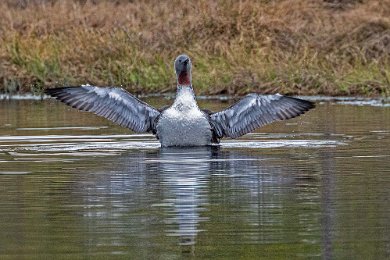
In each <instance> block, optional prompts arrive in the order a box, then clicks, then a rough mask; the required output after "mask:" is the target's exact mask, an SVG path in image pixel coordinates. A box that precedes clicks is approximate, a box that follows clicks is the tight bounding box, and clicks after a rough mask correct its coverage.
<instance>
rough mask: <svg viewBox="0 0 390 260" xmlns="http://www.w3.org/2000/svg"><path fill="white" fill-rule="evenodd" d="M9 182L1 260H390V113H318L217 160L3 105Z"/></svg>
mask: <svg viewBox="0 0 390 260" xmlns="http://www.w3.org/2000/svg"><path fill="white" fill-rule="evenodd" d="M151 102H152V103H154V104H159V105H162V104H161V102H159V100H152V101H151ZM163 103H169V101H167V100H164V101H163ZM227 105H228V104H227V103H220V102H216V101H202V102H201V106H202V107H207V108H211V109H214V110H217V109H221V108H223V107H226V106H227ZM0 183H1V185H0V230H1V233H0V258H1V259H31V258H35V259H58V258H72V259H79V258H82V259H85V258H93V259H107V258H123V259H180V258H186V257H195V258H209V259H233V258H234V259H237V258H241V259H260V258H267V259H297V258H299V259H302V258H303V259H320V258H323V259H389V256H390V108H389V107H383V106H382V107H381V106H379V107H374V106H355V105H345V104H332V103H322V104H320V103H319V104H317V108H316V109H315V110H313V111H310V112H309V113H308V114H307V115H305V116H302V117H300V118H296V119H293V120H290V121H285V122H278V123H274V124H272V125H269V126H267V127H264V128H261V129H259V130H258V131H257V132H256V133H253V134H249V135H247V136H245V137H244V138H242V139H239V140H225V141H224V142H223V143H222V145H221V147H220V148H219V149H216V148H188V149H187V148H182V149H160V148H159V145H158V143H157V142H156V141H155V140H154V138H153V137H152V136H150V135H132V134H131V133H130V132H129V131H127V130H126V129H122V128H120V127H116V126H114V125H112V124H110V123H108V122H107V121H106V120H104V119H101V118H99V117H95V116H93V115H91V114H88V113H80V112H77V111H75V110H73V109H70V108H67V107H65V106H63V105H62V104H59V103H56V102H54V101H44V102H39V101H0Z"/></svg>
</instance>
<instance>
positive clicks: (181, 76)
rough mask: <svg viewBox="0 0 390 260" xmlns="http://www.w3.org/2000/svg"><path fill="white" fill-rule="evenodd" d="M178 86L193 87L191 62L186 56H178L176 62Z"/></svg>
mask: <svg viewBox="0 0 390 260" xmlns="http://www.w3.org/2000/svg"><path fill="white" fill-rule="evenodd" d="M174 66H175V72H176V77H177V85H180V86H191V60H190V57H188V56H187V55H185V54H182V55H179V56H177V58H176V60H175V64H174Z"/></svg>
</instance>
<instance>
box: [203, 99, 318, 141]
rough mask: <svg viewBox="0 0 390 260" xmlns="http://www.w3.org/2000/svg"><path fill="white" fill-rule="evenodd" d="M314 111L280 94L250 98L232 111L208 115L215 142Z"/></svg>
mask: <svg viewBox="0 0 390 260" xmlns="http://www.w3.org/2000/svg"><path fill="white" fill-rule="evenodd" d="M313 107H314V103H313V102H310V101H306V100H302V99H298V98H293V97H287V96H283V95H280V94H276V95H257V94H249V95H247V96H246V97H244V98H243V99H241V100H240V101H239V102H237V103H236V104H234V105H232V106H231V107H229V108H227V109H225V110H223V111H220V112H217V113H214V114H211V115H210V122H211V124H212V126H213V128H214V131H215V133H216V135H217V136H218V138H222V137H224V136H227V137H231V138H237V137H240V136H242V135H244V134H246V133H249V132H251V131H253V130H255V129H256V128H258V127H261V126H264V125H266V124H269V123H272V122H274V121H279V120H285V119H290V118H293V117H296V116H299V115H301V114H303V113H305V112H306V111H308V110H309V109H311V108H313Z"/></svg>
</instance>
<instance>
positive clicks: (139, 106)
mask: <svg viewBox="0 0 390 260" xmlns="http://www.w3.org/2000/svg"><path fill="white" fill-rule="evenodd" d="M45 93H46V94H48V95H50V96H52V97H55V98H56V99H58V100H60V101H62V102H64V103H65V104H67V105H69V106H71V107H74V108H77V109H79V110H82V111H89V112H93V113H95V114H97V115H99V116H102V117H105V118H107V119H109V120H111V121H113V122H114V123H116V124H118V125H121V126H123V127H127V128H129V129H131V130H133V131H135V132H149V131H152V130H153V129H154V127H155V125H154V122H155V119H156V118H157V117H158V116H159V114H160V112H159V111H158V110H157V109H155V108H153V107H151V106H149V105H148V104H146V103H145V102H142V101H141V100H139V99H137V98H136V97H134V96H133V95H131V94H130V93H128V92H127V91H126V90H124V89H122V88H114V87H104V88H103V87H94V86H90V85H83V86H81V87H64V88H54V89H47V90H45Z"/></svg>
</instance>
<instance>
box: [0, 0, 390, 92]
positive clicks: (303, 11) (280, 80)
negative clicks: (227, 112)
mask: <svg viewBox="0 0 390 260" xmlns="http://www.w3.org/2000/svg"><path fill="white" fill-rule="evenodd" d="M23 2H25V5H23V6H18V5H15V1H11V0H6V1H3V2H1V3H0V17H2V19H0V34H1V35H2V37H0V93H1V92H3V93H14V92H34V93H40V92H42V90H43V89H44V88H48V87H60V86H77V85H80V84H81V83H89V84H91V85H95V86H123V87H124V88H125V89H127V90H128V91H129V92H131V93H136V94H143V93H165V92H170V91H172V90H173V88H172V87H171V86H174V85H175V76H174V72H173V61H174V58H175V57H176V56H177V55H179V54H181V53H186V54H188V55H189V56H190V57H191V60H192V63H193V83H194V86H195V87H196V92H197V93H198V94H200V95H218V94H223V95H225V94H226V95H243V94H245V93H251V92H256V93H264V94H267V93H278V92H279V93H282V94H288V95H330V96H348V95H352V96H367V97H371V96H390V45H389V43H388V39H389V38H390V18H389V17H390V0H372V1H335V2H338V3H339V2H340V3H339V4H330V3H329V2H330V1H307V0H296V1H250V0H248V1H233V0H227V1H223V0H210V1H194V2H188V1H185V0H178V1H173V2H172V1H161V2H159V4H156V3H155V2H154V1H134V2H133V1H118V2H117V1H115V2H116V3H114V2H113V1H108V0H99V1H96V2H95V1H78V0H69V1H52V0H39V1H23ZM344 2H345V3H344ZM145 14H147V15H145Z"/></svg>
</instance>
